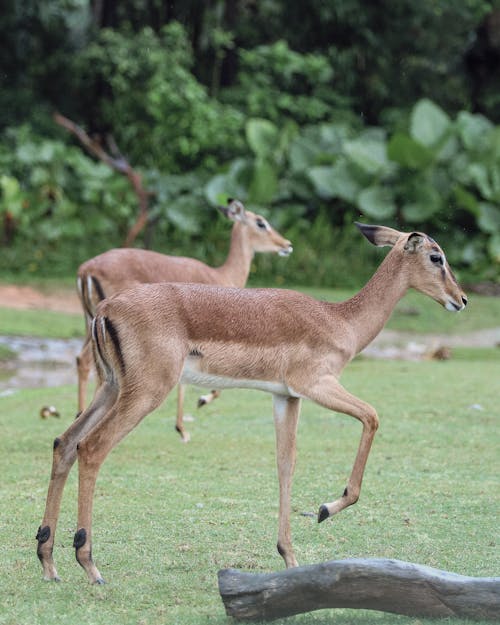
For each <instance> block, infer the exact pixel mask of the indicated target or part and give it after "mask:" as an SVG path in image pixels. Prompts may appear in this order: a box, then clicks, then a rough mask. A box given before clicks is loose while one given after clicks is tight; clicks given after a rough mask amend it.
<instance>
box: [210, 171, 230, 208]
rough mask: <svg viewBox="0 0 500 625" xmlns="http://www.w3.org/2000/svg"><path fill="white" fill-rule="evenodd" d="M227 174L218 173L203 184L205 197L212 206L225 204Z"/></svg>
mask: <svg viewBox="0 0 500 625" xmlns="http://www.w3.org/2000/svg"><path fill="white" fill-rule="evenodd" d="M227 187H228V184H227V176H226V175H224V174H218V175H217V176H214V177H213V178H211V179H210V180H209V181H208V182H207V184H206V185H205V197H206V198H207V200H208V201H209V202H210V204H211V205H212V206H217V205H218V204H225V202H226V200H227V198H228V188H227Z"/></svg>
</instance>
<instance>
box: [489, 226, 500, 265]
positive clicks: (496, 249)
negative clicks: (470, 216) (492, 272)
mask: <svg viewBox="0 0 500 625" xmlns="http://www.w3.org/2000/svg"><path fill="white" fill-rule="evenodd" d="M488 252H489V253H490V256H491V257H492V258H493V260H494V261H496V262H497V263H500V233H497V234H494V235H493V236H492V237H490V240H489V241H488Z"/></svg>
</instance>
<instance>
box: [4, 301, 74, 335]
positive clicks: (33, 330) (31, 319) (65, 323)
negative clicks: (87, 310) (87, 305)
mask: <svg viewBox="0 0 500 625" xmlns="http://www.w3.org/2000/svg"><path fill="white" fill-rule="evenodd" d="M84 328H85V322H84V320H83V314H81V315H79V314H74V313H60V312H54V311H51V310H14V309H11V308H0V334H2V335H3V336H44V337H48V338H61V339H69V338H75V337H79V336H83V332H84Z"/></svg>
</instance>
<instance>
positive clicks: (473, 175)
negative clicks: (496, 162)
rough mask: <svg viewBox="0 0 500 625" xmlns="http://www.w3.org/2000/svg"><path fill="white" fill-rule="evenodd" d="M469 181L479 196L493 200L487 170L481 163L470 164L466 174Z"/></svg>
mask: <svg viewBox="0 0 500 625" xmlns="http://www.w3.org/2000/svg"><path fill="white" fill-rule="evenodd" d="M467 173H468V174H469V176H470V179H471V181H472V182H473V183H474V184H475V185H476V187H477V188H478V189H479V191H480V192H481V195H482V196H483V197H484V198H486V199H487V200H490V199H493V189H492V187H491V182H490V178H489V175H488V168H487V167H486V165H483V164H482V163H471V164H470V165H469V167H468V172H467Z"/></svg>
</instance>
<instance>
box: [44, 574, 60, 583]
mask: <svg viewBox="0 0 500 625" xmlns="http://www.w3.org/2000/svg"><path fill="white" fill-rule="evenodd" d="M43 581H44V582H56V583H59V582H60V581H61V578H60V577H59V576H58V575H56V576H55V577H45V575H44V577H43Z"/></svg>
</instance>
